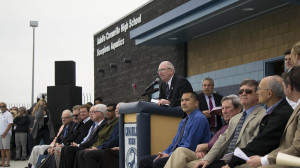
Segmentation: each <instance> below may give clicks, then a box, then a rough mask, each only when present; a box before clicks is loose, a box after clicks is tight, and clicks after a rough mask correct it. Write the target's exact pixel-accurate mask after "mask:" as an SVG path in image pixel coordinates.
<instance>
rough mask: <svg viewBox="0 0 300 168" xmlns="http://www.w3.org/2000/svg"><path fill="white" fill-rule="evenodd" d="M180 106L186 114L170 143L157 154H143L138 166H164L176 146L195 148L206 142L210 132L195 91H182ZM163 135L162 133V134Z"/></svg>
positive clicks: (141, 167)
mask: <svg viewBox="0 0 300 168" xmlns="http://www.w3.org/2000/svg"><path fill="white" fill-rule="evenodd" d="M181 108H182V111H184V112H185V113H186V114H187V117H186V118H184V119H182V120H181V122H180V123H179V126H178V131H177V134H176V136H175V137H174V139H173V142H172V144H171V145H170V146H169V147H168V148H167V149H165V150H164V151H163V152H159V153H158V155H152V156H144V157H142V159H141V160H140V162H139V167H140V168H144V167H155V168H158V167H159V168H160V167H164V166H165V164H166V162H167V161H168V159H169V157H170V156H171V154H172V153H173V151H174V150H175V149H176V148H177V147H185V148H188V149H190V150H195V149H196V146H197V144H200V143H207V142H208V141H209V140H210V137H211V134H210V131H209V125H208V121H207V119H206V117H205V116H204V114H203V113H201V112H200V110H199V101H198V97H197V94H196V93H195V92H186V93H183V95H182V98H181ZM162 136H163V135H162Z"/></svg>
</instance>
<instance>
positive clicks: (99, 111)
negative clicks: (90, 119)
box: [91, 111, 102, 113]
mask: <svg viewBox="0 0 300 168" xmlns="http://www.w3.org/2000/svg"><path fill="white" fill-rule="evenodd" d="M96 112H102V111H91V113H96Z"/></svg>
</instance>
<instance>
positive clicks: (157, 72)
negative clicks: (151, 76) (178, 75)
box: [156, 68, 171, 73]
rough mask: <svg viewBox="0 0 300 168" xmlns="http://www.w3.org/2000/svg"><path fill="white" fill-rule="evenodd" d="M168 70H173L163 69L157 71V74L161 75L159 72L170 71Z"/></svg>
mask: <svg viewBox="0 0 300 168" xmlns="http://www.w3.org/2000/svg"><path fill="white" fill-rule="evenodd" d="M168 69H171V68H162V69H159V70H157V71H156V72H157V73H159V72H163V71H166V70H168Z"/></svg>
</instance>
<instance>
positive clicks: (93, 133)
mask: <svg viewBox="0 0 300 168" xmlns="http://www.w3.org/2000/svg"><path fill="white" fill-rule="evenodd" d="M98 128H99V126H97V124H96V123H95V126H94V129H93V130H92V132H91V134H90V136H89V137H88V139H87V141H89V140H91V139H92V138H93V137H94V135H95V134H96V133H97V130H98Z"/></svg>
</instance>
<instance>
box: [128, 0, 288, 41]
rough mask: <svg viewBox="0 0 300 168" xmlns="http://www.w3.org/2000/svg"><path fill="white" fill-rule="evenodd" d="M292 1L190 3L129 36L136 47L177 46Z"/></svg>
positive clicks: (197, 0) (194, 0) (206, 0)
mask: <svg viewBox="0 0 300 168" xmlns="http://www.w3.org/2000/svg"><path fill="white" fill-rule="evenodd" d="M291 1H293V0H191V1H189V2H186V3H185V4H183V5H181V6H179V7H177V8H175V9H173V10H171V11H169V12H167V13H165V14H163V15H161V16H159V17H157V18H155V19H153V20H151V21H149V22H147V23H145V24H143V25H141V26H140V27H138V28H136V29H134V30H132V31H131V32H130V38H131V39H135V44H136V45H177V44H181V43H185V42H187V41H190V40H193V39H196V38H199V37H201V36H204V35H206V34H208V33H211V32H215V31H218V30H220V29H224V28H226V27H228V26H231V25H234V24H237V23H240V22H243V21H245V20H248V19H250V18H253V17H256V16H259V15H262V14H265V13H268V12H270V11H273V10H275V9H279V8H282V7H284V6H287V5H289V4H290V3H289V2H291Z"/></svg>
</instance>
